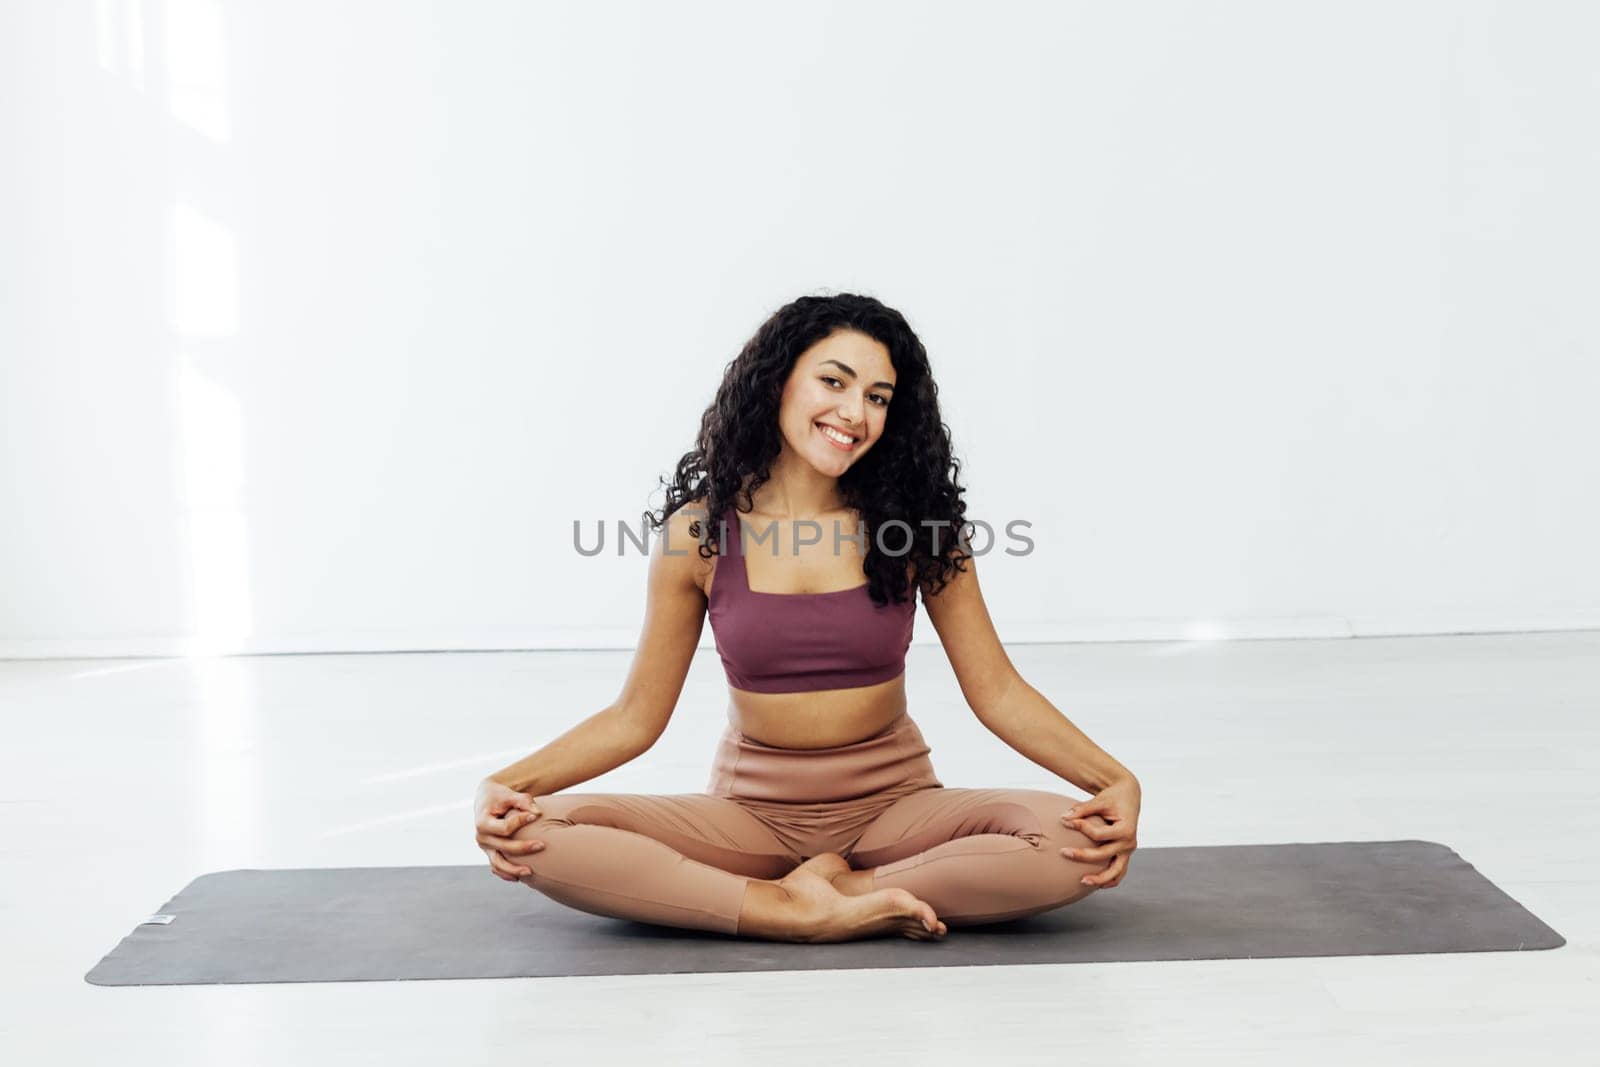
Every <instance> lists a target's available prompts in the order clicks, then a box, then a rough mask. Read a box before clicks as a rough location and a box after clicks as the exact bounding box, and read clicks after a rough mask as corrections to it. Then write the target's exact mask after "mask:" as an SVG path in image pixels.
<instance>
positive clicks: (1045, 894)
mask: <svg viewBox="0 0 1600 1067" xmlns="http://www.w3.org/2000/svg"><path fill="white" fill-rule="evenodd" d="M534 800H535V803H536V804H537V805H538V806H539V809H540V811H541V816H540V818H539V819H537V820H536V821H534V822H532V823H530V824H528V825H527V826H524V827H522V828H521V829H519V830H518V831H517V832H516V833H515V834H514V835H513V836H515V837H516V838H518V839H525V838H534V839H536V840H539V841H543V842H544V843H545V847H544V849H543V850H541V851H539V852H534V853H528V854H519V855H517V856H514V857H510V858H511V859H512V860H513V862H520V863H521V864H522V865H523V866H525V867H527V868H528V869H529V870H531V871H532V872H533V873H532V874H531V875H530V876H528V877H526V878H524V879H523V882H524V883H525V884H526V885H529V886H531V887H532V888H534V889H537V890H539V891H540V892H542V893H544V894H545V895H546V896H548V897H550V898H551V899H553V900H556V901H559V902H561V903H562V904H566V905H568V906H570V907H573V908H577V909H579V910H581V911H586V912H591V913H593V914H595V915H607V916H614V917H616V918H623V919H635V920H639V921H642V922H649V923H658V924H661V925H666V926H678V927H687V928H690V929H697V930H713V931H719V932H722V933H727V934H737V933H738V931H739V912H740V908H741V907H742V905H743V902H744V894H745V886H746V885H747V884H748V882H749V881H750V879H752V878H758V879H775V878H781V877H783V876H784V875H786V874H788V873H789V872H790V871H792V870H794V868H795V867H797V866H798V865H799V864H800V863H801V862H803V861H804V860H806V859H809V858H810V857H812V856H815V855H818V854H819V853H823V852H837V853H839V854H840V855H842V856H844V857H845V859H847V860H848V861H849V862H850V866H851V867H852V868H854V869H856V870H866V869H872V870H873V883H874V888H876V889H886V888H890V887H900V888H904V889H907V890H909V891H910V892H911V893H912V894H913V895H915V896H916V897H918V898H920V899H922V900H924V901H926V902H927V903H928V904H929V905H931V906H932V908H933V910H934V913H935V914H937V915H938V916H939V918H940V919H942V920H944V922H945V924H946V925H947V926H960V925H971V924H975V923H986V922H999V921H1002V920H1005V919H1017V918H1021V917H1023V916H1026V915H1033V914H1036V913H1038V912H1042V911H1049V910H1050V909H1052V908H1058V907H1061V906H1062V905H1064V904H1070V903H1072V902H1073V901H1075V900H1079V899H1081V898H1083V897H1085V896H1087V895H1088V894H1090V893H1092V892H1093V891H1094V890H1093V888H1092V887H1090V886H1086V885H1083V884H1082V883H1081V881H1080V879H1082V878H1083V876H1084V875H1087V874H1095V873H1099V872H1100V871H1102V870H1104V869H1105V867H1106V864H1105V863H1103V862H1090V863H1085V862H1080V861H1077V860H1072V859H1068V858H1067V857H1065V856H1062V855H1061V849H1063V848H1091V847H1094V846H1095V844H1096V842H1094V841H1093V840H1091V839H1090V838H1089V837H1087V836H1086V835H1084V834H1082V833H1079V832H1078V831H1076V830H1073V829H1070V828H1068V827H1066V826H1064V825H1062V823H1061V815H1062V813H1063V812H1065V811H1066V810H1067V808H1068V807H1070V806H1072V805H1073V804H1074V803H1076V802H1077V801H1076V800H1075V799H1074V798H1072V797H1069V796H1066V795H1064V794H1061V793H1054V792H1046V791H1044V790H1037V789H949V788H946V787H945V786H944V785H943V784H942V783H941V782H940V781H939V780H938V778H937V777H935V775H934V772H933V764H932V763H931V761H930V760H929V750H928V746H927V744H926V742H924V741H923V738H922V733H921V731H920V730H918V729H917V726H916V723H915V722H913V721H912V719H911V717H910V716H909V715H901V716H900V718H899V719H898V720H896V721H895V722H894V723H893V724H892V725H891V726H890V727H888V728H887V729H886V730H884V731H883V732H882V733H879V734H877V735H875V736H873V737H870V738H867V739H866V740H864V741H860V742H857V743H855V744H851V745H840V746H838V747H835V748H813V749H786V748H775V747H773V746H771V745H763V744H761V743H760V742H757V741H753V740H751V739H750V738H748V737H745V736H744V735H743V734H740V733H738V732H736V731H734V730H733V729H732V728H731V727H730V728H729V729H728V730H727V731H725V732H724V734H723V736H722V740H721V742H720V744H719V745H718V747H717V754H716V758H715V760H714V761H713V766H712V773H711V781H710V784H709V786H708V787H707V790H706V792H704V793H682V794H669V795H660V794H645V793H557V794H553V795H550V796H541V797H535V798H534Z"/></svg>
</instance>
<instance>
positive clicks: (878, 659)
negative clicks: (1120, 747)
mask: <svg viewBox="0 0 1600 1067" xmlns="http://www.w3.org/2000/svg"><path fill="white" fill-rule="evenodd" d="M937 397H938V389H937V387H936V386H935V384H934V381H933V377H932V372H931V370H930V367H929V364H928V356H927V352H926V350H925V349H924V348H923V346H922V343H921V341H919V340H918V339H917V336H916V335H915V334H914V333H913V332H912V330H911V328H910V326H909V325H908V324H907V323H906V320H905V318H904V317H903V316H902V315H901V314H900V313H899V312H897V311H895V310H893V309H892V308H889V307H886V306H885V305H883V304H882V303H880V302H879V301H877V300H875V299H873V298H871V297H866V296H856V295H849V294H845V295H839V296H833V297H804V298H801V299H799V300H796V301H794V302H793V303H791V304H789V305H787V306H786V307H784V308H782V309H780V310H779V311H778V312H777V313H776V314H774V315H773V316H772V317H771V318H770V319H768V320H767V322H765V323H764V324H763V325H762V326H761V328H760V329H759V330H757V331H756V334H755V336H754V337H752V338H751V339H750V341H749V342H748V343H747V344H746V345H745V346H744V349H743V350H742V351H741V352H740V354H739V355H738V357H737V358H735V359H734V360H733V361H732V362H731V363H730V364H729V365H728V366H727V368H726V369H725V371H724V374H723V380H722V384H721V386H720V388H719V389H718V390H717V395H716V397H715V399H714V400H713V401H712V404H711V406H710V407H709V408H708V409H707V410H706V412H705V413H704V415H703V416H702V418H701V422H700V433H699V439H698V441H697V443H696V447H695V448H694V449H693V450H692V451H690V452H689V453H687V454H686V455H684V456H683V457H682V458H681V459H680V460H679V462H678V466H677V471H676V474H675V477H674V478H673V480H672V482H671V483H670V484H668V485H667V503H666V505H665V506H664V507H663V508H662V509H661V511H660V512H659V514H657V513H649V518H650V520H651V521H652V523H653V525H654V526H655V527H656V528H657V529H660V530H662V532H663V534H664V536H662V537H661V538H659V539H658V541H657V545H656V548H655V551H654V552H653V554H652V557H651V563H650V579H649V589H648V591H647V599H646V612H645V625H644V630H643V633H642V635H641V637H640V642H639V647H638V649H637V651H636V653H635V656H634V661H633V665H632V668H631V669H630V670H629V673H628V676H627V679H626V681H625V682H624V683H623V686H622V691H621V694H620V695H619V696H618V698H617V700H616V701H615V702H614V703H613V704H612V705H611V706H609V707H607V708H605V709H603V710H602V711H600V712H598V713H597V714H595V715H593V716H591V717H590V718H589V719H588V720H586V721H584V722H582V723H580V724H579V725H578V726H576V727H574V728H573V729H572V730H570V731H569V732H568V733H566V734H565V735H563V736H562V737H559V738H557V739H556V740H555V741H553V742H551V743H550V744H549V745H547V746H545V747H544V748H542V749H540V750H539V751H538V752H536V753H534V754H533V755H531V756H529V757H527V758H526V759H524V760H522V761H520V762H518V763H516V764H514V765H512V766H510V767H507V768H505V769H504V770H502V771H500V772H498V773H496V774H494V775H491V776H490V777H489V778H487V779H485V780H484V782H483V783H482V785H481V786H480V788H479V793H478V799H477V810H476V813H475V814H476V819H477V832H478V843H479V845H480V847H482V848H483V850H484V852H485V854H486V855H487V856H488V858H489V863H490V866H491V868H492V869H493V870H494V872H495V873H496V874H497V875H499V876H500V877H502V878H505V879H507V880H518V879H520V880H521V881H522V882H524V883H525V884H526V885H528V886H530V887H531V888H534V889H537V890H539V891H540V892H542V893H544V894H546V895H547V896H549V897H551V898H553V899H555V900H558V901H561V902H562V903H565V904H568V905H570V906H572V907H575V908H578V909H581V910H584V911H588V912H593V913H595V914H599V915H613V916H618V917H622V918H631V919H638V920H642V921H646V922H656V923H662V924H666V925H672V926H683V927H692V928H698V929H706V930H719V931H722V932H724V933H728V934H738V935H743V936H750V937H762V938H771V939H777V940H791V941H839V940H847V939H851V938H859V937H868V936H875V935H880V934H899V935H902V936H906V937H910V938H914V939H921V940H932V939H938V938H941V937H943V936H945V933H946V931H947V929H948V928H949V927H951V926H959V925H969V924H975V923H986V922H995V921H999V920H1003V919H1013V918H1019V917H1022V916H1026V915H1032V914H1036V913H1038V912H1042V911H1047V910H1050V909H1052V908H1057V907H1060V906H1062V905H1064V904H1069V903H1071V902H1073V901H1075V900H1078V899H1080V898H1082V897H1083V896H1085V895H1087V894H1088V893H1090V892H1092V891H1093V890H1094V889H1096V888H1101V887H1110V886H1114V885H1116V884H1117V883H1118V882H1119V881H1121V879H1122V877H1123V874H1124V873H1125V871H1126V869H1127V863H1128V857H1129V855H1130V854H1131V853H1132V852H1133V850H1134V848H1135V847H1136V838H1135V829H1136V825H1137V821H1138V815H1139V802H1140V791H1139V785H1138V781H1137V779H1135V778H1134V776H1133V775H1132V774H1131V773H1130V772H1129V771H1128V770H1127V768H1125V767H1123V766H1122V765H1121V764H1120V763H1118V762H1117V761H1116V760H1114V759H1113V758H1112V757H1111V756H1109V755H1108V754H1107V753H1105V752H1104V751H1103V750H1101V749H1100V748H1099V747H1098V746H1096V745H1095V744H1094V743H1093V742H1092V741H1090V740H1089V738H1087V737H1086V736H1084V734H1083V733H1082V732H1081V731H1080V730H1078V729H1077V727H1075V726H1074V725H1073V724H1072V723H1071V722H1069V721H1068V720H1067V719H1066V717H1065V716H1063V715H1062V714H1061V713H1060V712H1059V711H1057V710H1056V709H1055V708H1054V707H1053V706H1051V704H1050V703H1049V702H1048V701H1047V700H1045V698H1044V697H1043V696H1041V695H1040V694H1039V693H1038V691H1037V690H1035V689H1034V688H1033V687H1032V686H1030V685H1028V684H1027V682H1025V681H1024V680H1023V679H1022V678H1021V676H1020V675H1018V674H1017V671H1016V668H1015V667H1014V666H1013V665H1012V663H1011V661H1010V659H1009V658H1008V657H1007V656H1006V654H1005V650H1004V649H1003V648H1002V646H1001V644H1000V641H999V638H998V636H997V635H996V633H995V629H994V626H993V623H992V622H991V620H990V618H989V613H988V610H987V608H986V607H985V606H984V602H983V597H982V594H981V593H980V592H979V589H978V577H977V569H976V564H975V562H974V558H973V556H972V554H971V553H970V552H969V551H967V547H968V546H967V542H966V538H965V533H966V527H967V526H968V524H967V522H966V504H965V502H964V501H963V499H962V493H963V489H962V487H961V486H960V484H959V483H958V482H957V480H956V474H957V472H958V471H959V468H960V464H959V463H958V462H957V461H956V460H955V459H954V457H953V456H952V452H951V447H950V437H949V430H948V429H947V428H946V427H945V425H944V423H943V420H942V419H941V417H940V412H939V406H938V401H937ZM712 520H715V521H712ZM747 530H748V533H747ZM890 531H894V532H895V533H896V534H897V536H895V537H893V538H890V537H887V536H885V535H886V534H887V533H888V532H890ZM769 541H770V544H771V548H772V551H771V552H768V553H763V552H761V551H759V550H753V549H758V548H759V546H761V545H763V544H765V543H768V542H769ZM688 544H697V545H698V548H699V550H698V551H697V552H686V551H683V546H686V545H688ZM780 545H782V546H786V548H787V552H786V553H785V556H786V558H781V559H780V557H779V555H778V551H777V550H778V547H779V546H780ZM891 545H892V546H893V550H891V547H890V546H891ZM763 557H770V561H769V562H762V560H763ZM919 594H920V596H921V597H922V601H923V604H924V606H925V607H926V608H927V611H928V616H929V618H930V619H931V620H932V622H933V625H934V628H935V629H936V630H937V631H938V634H939V638H940V641H941V643H942V644H943V646H944V649H945V652H946V654H947V655H948V656H949V659H950V663H951V665H952V667H953V668H954V670H955V674H956V678H957V681H958V682H959V683H960V686H961V691H962V694H963V695H964V696H965V697H966V700H967V703H968V705H969V706H970V707H971V709H972V711H973V712H974V714H976V715H977V717H978V718H979V720H980V721H981V722H983V724H984V725H985V726H986V727H988V728H989V729H990V730H992V731H993V732H994V733H995V734H996V735H997V736H999V737H1000V738H1001V739H1002V740H1004V741H1005V742H1006V743H1007V744H1009V745H1010V746H1011V747H1012V748H1014V749H1016V750H1017V751H1018V752H1020V753H1021V754H1022V755H1024V756H1026V757H1027V758H1029V759H1031V760H1033V761H1034V762H1035V763H1038V764H1039V765H1041V766H1044V767H1047V768H1049V769H1051V770H1053V771H1055V772H1056V773H1057V774H1059V775H1060V776H1061V777H1062V778H1064V779H1066V780H1068V781H1070V782H1072V783H1073V784H1075V785H1078V786H1080V787H1081V788H1084V789H1086V790H1089V791H1091V792H1093V793H1095V794H1096V795H1095V796H1094V798H1093V799H1091V800H1088V801H1075V800H1074V799H1073V798H1071V797H1068V796H1066V795H1063V794H1060V793H1055V792H1050V791H1044V790H1031V789H1007V788H948V787H946V786H945V785H944V783H943V782H941V781H940V780H939V778H938V776H937V775H936V774H935V772H934V768H933V764H932V762H931V758H930V755H931V753H930V749H929V747H928V745H927V743H926V742H925V741H924V739H923V737H922V733H921V731H920V730H919V729H918V727H917V725H916V723H915V722H914V721H913V719H912V718H911V716H910V714H909V712H908V709H907V705H906V691H905V657H906V651H907V648H908V647H909V645H910V642H911V636H912V630H913V627H914V624H915V619H916V599H917V596H918V595H919ZM707 618H709V619H710V622H711V628H712V633H713V635H714V636H715V638H716V645H717V651H718V654H719V655H720V656H721V658H722V663H723V668H724V671H725V673H726V675H727V680H728V726H727V729H726V730H725V731H724V733H723V736H722V740H721V742H720V744H719V746H718V749H717V751H716V753H715V756H714V759H713V765H712V773H711V779H710V781H709V782H708V784H707V786H706V788H705V790H704V791H703V792H700V793H683V794H672V795H650V794H608V793H563V792H561V791H562V790H564V789H567V788H569V787H571V786H573V785H576V784H578V783H580V782H583V781H587V780H588V779H590V778H593V777H595V776H597V775H600V774H603V773H605V772H606V771H608V770H611V769H612V768H614V767H616V766H619V765H620V764H622V763H625V762H627V761H628V760H630V759H633V758H634V757H636V756H638V755H640V754H641V753H643V752H644V751H646V750H647V749H649V748H650V746H651V745H653V744H654V743H655V741H656V739H657V738H659V737H660V736H661V733H662V731H663V730H665V728H666V725H667V722H668V720H669V719H670V717H671V715H672V713H673V710H674V708H675V706H676V704H677V700H678V695H679V693H680V692H681V691H682V688H683V683H684V679H685V676H686V674H687V672H688V669H689V664H690V661H691V660H692V658H693V656H694V651H695V647H696V645H697V643H698V641H699V638H700V633H701V630H702V627H703V625H704V623H705V621H706V619H707Z"/></svg>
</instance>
